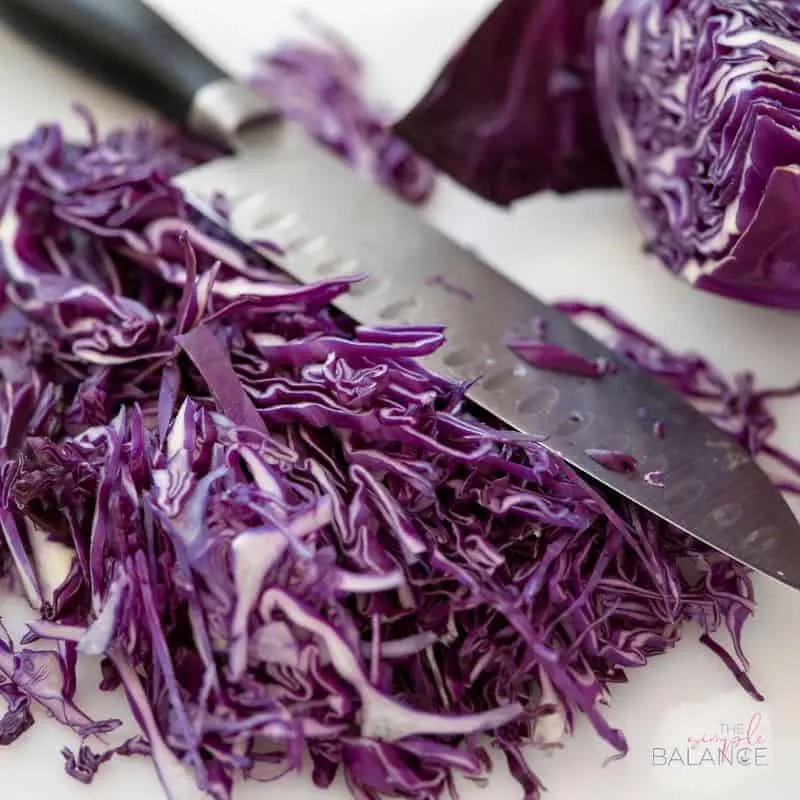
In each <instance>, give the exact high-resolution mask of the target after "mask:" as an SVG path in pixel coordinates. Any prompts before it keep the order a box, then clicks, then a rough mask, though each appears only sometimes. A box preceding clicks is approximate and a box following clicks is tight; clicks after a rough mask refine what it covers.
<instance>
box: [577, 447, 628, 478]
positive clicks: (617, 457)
mask: <svg viewBox="0 0 800 800" xmlns="http://www.w3.org/2000/svg"><path fill="white" fill-rule="evenodd" d="M586 455H587V456H589V458H591V459H592V461H596V462H597V463H598V464H601V465H602V466H604V467H605V468H606V469H610V470H611V471H612V472H622V473H626V472H636V459H635V458H634V457H633V456H632V455H630V454H629V453H623V452H621V451H620V450H605V449H603V448H601V447H592V448H590V449H589V450H587V451H586Z"/></svg>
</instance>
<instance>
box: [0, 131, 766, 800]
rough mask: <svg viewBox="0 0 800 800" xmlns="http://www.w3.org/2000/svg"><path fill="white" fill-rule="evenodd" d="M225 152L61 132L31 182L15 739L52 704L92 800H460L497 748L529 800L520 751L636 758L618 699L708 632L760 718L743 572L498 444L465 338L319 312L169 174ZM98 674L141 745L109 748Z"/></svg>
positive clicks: (8, 726)
mask: <svg viewBox="0 0 800 800" xmlns="http://www.w3.org/2000/svg"><path fill="white" fill-rule="evenodd" d="M210 155H211V154H210V152H209V151H207V150H206V149H204V148H203V147H202V146H201V145H199V144H198V143H196V142H190V141H187V140H185V139H183V138H180V137H176V136H174V135H172V134H170V133H167V132H162V131H157V130H150V129H147V128H144V127H142V128H137V129H134V130H127V131H114V132H112V133H110V134H109V135H107V136H102V137H101V136H99V135H97V133H96V132H95V131H94V130H93V129H91V128H90V131H89V135H88V137H87V140H86V141H84V142H68V141H65V140H64V138H63V136H62V134H61V132H60V130H59V128H57V127H53V126H48V127H43V128H40V129H39V130H37V131H36V132H35V133H34V134H33V135H32V136H31V137H30V138H29V139H27V140H26V141H22V142H19V143H18V144H17V145H15V146H14V147H13V148H12V150H11V154H10V159H9V164H8V168H7V169H6V171H5V172H4V173H3V174H2V177H0V203H1V206H0V208H1V209H2V210H1V212H0V257H1V258H2V270H3V287H4V291H3V298H2V300H3V304H2V313H0V373H1V374H2V392H0V573H2V574H3V575H5V576H6V579H7V581H8V582H9V583H10V584H11V585H13V587H14V589H15V590H16V591H18V592H20V593H23V594H24V595H25V596H26V597H27V599H28V600H29V602H30V603H31V605H32V607H33V610H34V614H33V619H32V621H31V623H30V626H29V633H28V635H27V636H26V637H25V639H24V640H23V641H21V642H14V641H12V640H11V637H10V636H8V635H6V634H2V633H0V695H2V697H3V698H4V699H5V701H6V704H7V708H6V710H5V712H4V715H2V716H0V744H11V743H13V742H14V741H15V740H16V739H17V738H18V737H19V736H20V735H22V734H23V733H24V732H25V731H26V730H27V729H28V728H29V727H30V725H31V724H32V722H33V717H32V715H31V710H32V709H34V708H36V707H43V708H44V709H45V710H46V711H47V712H49V713H50V714H51V715H52V716H54V717H55V718H56V719H57V720H58V721H59V722H61V723H63V724H64V725H65V726H67V727H68V728H71V729H72V730H73V731H75V732H76V733H77V734H78V735H79V736H80V738H81V740H82V741H81V747H80V748H79V749H77V751H72V750H66V751H65V759H66V768H67V771H68V772H69V773H70V774H71V775H73V776H74V777H76V778H78V779H80V780H83V781H85V782H88V781H90V780H91V779H92V776H93V775H94V773H95V771H96V770H97V768H98V767H99V766H100V764H102V763H103V762H104V761H106V760H107V759H108V758H110V757H111V756H112V755H114V754H117V753H118V754H122V755H136V754H143V753H146V754H149V756H150V757H151V758H152V760H153V762H154V764H155V768H156V769H157V771H158V774H159V777H160V779H161V782H162V784H163V786H164V790H165V792H166V795H167V797H169V798H172V800H186V799H187V798H201V797H212V798H218V800H225V799H226V798H229V797H231V793H232V790H233V784H234V779H235V777H238V776H243V778H244V779H245V780H267V779H272V778H275V777H278V776H280V775H281V774H283V773H285V772H287V771H290V770H299V769H300V768H301V763H302V758H303V754H304V752H306V753H307V754H308V757H309V758H310V764H311V765H312V768H311V777H312V779H313V781H314V782H315V783H316V784H317V785H318V786H328V785H329V784H330V783H331V782H332V781H333V780H334V778H335V777H336V775H337V774H339V773H343V774H344V777H345V779H346V781H347V784H348V786H349V787H350V790H351V791H352V793H353V795H354V797H356V798H363V799H364V800H367V799H368V798H370V799H371V798H375V797H378V796H383V795H396V796H401V797H408V798H419V799H420V800H422V799H423V798H425V799H427V798H431V799H432V798H437V797H439V796H440V795H442V794H443V793H444V792H447V791H454V786H453V776H454V774H455V773H461V774H463V775H466V776H467V777H469V778H471V779H474V780H476V781H480V780H483V779H484V778H485V777H486V775H487V774H488V772H489V770H490V768H491V759H490V756H489V748H488V745H493V746H494V748H496V750H497V751H498V752H500V753H502V755H503V756H504V757H505V758H506V760H507V761H508V764H509V766H510V769H511V772H512V773H513V774H514V776H515V777H516V778H517V779H518V781H519V783H520V785H521V787H522V791H523V793H524V796H525V797H526V798H529V800H530V799H532V798H536V797H538V795H539V789H540V784H539V781H538V780H537V777H536V774H535V771H534V768H533V767H532V766H531V764H535V761H536V753H535V751H534V750H527V751H524V750H523V748H525V746H526V745H533V746H534V747H539V748H545V747H549V746H552V745H553V744H554V743H556V742H557V741H560V740H561V739H562V737H563V736H564V735H565V734H567V733H569V732H570V730H571V729H572V727H573V724H574V722H575V720H576V717H577V716H578V715H580V714H583V715H585V716H586V717H588V719H589V720H590V722H591V724H592V725H593V726H594V727H595V729H596V731H597V733H598V735H599V736H601V737H603V738H604V739H605V740H606V741H607V742H608V743H609V744H610V745H611V747H612V748H614V749H615V750H616V751H618V752H619V753H624V752H625V750H626V743H625V739H624V736H623V734H622V732H621V731H618V730H615V729H613V728H611V727H610V726H609V724H608V723H607V722H606V720H605V718H604V714H603V704H604V703H605V701H607V699H608V691H609V687H610V685H612V684H614V683H618V682H621V681H624V680H625V679H626V671H627V670H628V669H629V668H632V667H638V666H643V665H644V664H646V663H647V661H648V659H649V658H651V657H652V656H655V655H658V654H661V653H663V652H665V651H667V650H669V649H670V648H671V647H672V646H673V645H674V644H675V643H676V642H677V641H678V640H679V639H680V637H681V635H682V633H683V632H684V630H685V629H686V627H687V625H690V627H691V628H692V629H699V632H700V635H701V637H702V640H703V641H704V642H705V643H706V644H707V645H708V646H709V647H710V648H711V649H712V650H713V651H714V652H716V653H717V654H719V655H720V656H721V657H722V658H723V659H724V660H725V661H726V663H727V664H728V665H729V666H730V668H731V670H732V671H733V674H734V676H735V678H736V679H738V680H739V681H740V683H742V685H743V686H744V687H745V688H746V689H747V690H748V691H749V692H751V694H753V695H754V696H758V693H757V691H756V690H755V688H754V687H753V686H752V684H751V683H750V681H749V679H748V678H747V676H746V673H745V671H746V668H747V664H746V661H745V659H744V656H743V654H742V653H741V649H740V646H739V643H740V636H741V631H742V626H743V624H744V622H745V621H746V619H747V618H748V617H749V616H750V615H751V614H752V612H753V608H754V601H753V591H752V586H751V582H750V578H749V576H748V572H747V570H746V569H744V568H743V567H741V566H740V565H738V564H736V563H734V562H732V561H731V560H729V559H727V558H725V557H723V556H721V555H719V554H716V553H714V552H713V551H712V550H710V549H709V548H708V547H706V546H704V545H702V544H700V543H698V542H697V541H694V540H693V539H691V538H689V537H687V536H685V535H682V534H680V533H677V532H675V531H674V530H671V529H669V528H668V527H667V526H666V525H665V524H664V523H662V522H660V521H659V520H657V519H655V518H654V517H652V516H650V515H648V514H646V513H644V512H643V511H641V510H640V509H638V508H636V507H634V506H632V505H630V504H629V503H627V502H623V501H621V500H619V499H617V498H614V497H612V496H607V495H605V494H602V493H600V492H599V491H598V490H597V489H595V488H593V487H592V486H590V485H588V484H587V483H586V482H585V481H584V480H583V479H582V478H581V477H580V476H579V475H577V474H575V473H574V472H573V471H572V470H571V469H570V468H569V467H568V466H567V465H565V464H564V463H562V462H561V461H560V460H559V459H557V458H556V457H554V456H553V455H551V454H550V453H548V452H547V451H546V450H545V449H544V448H543V447H541V446H540V445H539V444H538V443H537V442H536V441H535V440H534V439H533V438H532V439H531V440H530V441H526V440H524V439H521V438H515V439H514V440H513V441H508V440H507V437H505V438H504V437H503V436H502V432H498V431H495V430H494V429H493V428H491V427H489V426H487V425H486V424H485V423H482V422H478V421H476V420H475V419H474V418H473V417H472V416H471V414H470V412H469V408H468V407H467V406H466V405H465V402H464V390H465V387H464V386H463V385H457V384H451V383H449V382H448V381H446V380H444V379H442V378H441V377H439V376H437V375H434V374H431V373H430V372H429V371H427V370H426V369H425V368H424V367H423V366H422V364H421V363H420V361H419V360H418V358H419V357H421V356H425V355H427V354H429V353H430V352H432V351H433V350H434V349H435V348H437V347H439V346H440V345H441V344H442V342H443V339H444V332H443V331H441V330H440V329H438V328H435V327H429V328H400V327H393V328H389V327H387V328H380V329H376V328H360V327H356V326H354V325H353V324H352V323H351V322H350V321H349V320H347V319H345V318H343V317H341V316H339V315H338V314H336V313H335V312H333V311H332V310H331V307H330V305H329V303H330V301H331V300H332V299H333V298H335V297H336V296H337V295H339V294H340V293H342V292H346V291H347V290H348V288H349V285H350V281H349V280H348V279H336V280H328V281H322V282H320V283H317V284H314V285H309V286H297V285H295V284H293V283H291V282H290V281H289V279H288V278H287V277H286V276H285V275H284V274H283V273H281V271H280V270H279V269H278V268H277V266H275V265H274V264H271V263H269V262H267V261H265V260H263V259H262V258H260V257H257V256H256V255H254V253H252V252H250V251H247V250H245V249H243V248H241V247H237V246H235V245H234V244H232V243H231V241H230V240H229V238H228V237H226V236H225V235H224V234H223V233H221V232H220V231H218V230H216V229H215V228H213V227H211V226H210V225H209V224H208V223H206V222H204V221H202V220H198V218H197V217H196V215H195V214H194V213H193V212H192V210H191V209H190V208H189V207H188V206H187V204H186V203H185V202H184V200H183V198H182V197H181V195H180V193H179V192H178V191H177V190H176V189H174V188H173V187H172V186H171V185H170V184H169V182H168V178H169V176H170V175H171V174H173V173H175V172H177V171H180V170H181V169H183V168H185V167H187V166H189V165H191V164H192V163H196V162H197V161H200V160H203V159H205V158H207V157H209V156H210ZM674 363H675V364H679V363H683V362H681V359H679V358H677V357H675V359H674ZM751 395H752V393H751ZM761 408H762V406H759V409H761ZM759 413H761V411H759ZM764 413H766V412H764ZM742 415H743V416H742V418H743V419H745V420H750V419H751V418H752V412H751V410H750V407H749V406H748V407H747V408H745V409H744V410H743V411H742ZM667 435H669V434H668V432H667ZM758 441H759V442H760V441H761V440H760V439H759V440H758ZM747 443H748V444H750V445H751V446H752V442H751V441H750V440H749V439H748V440H747ZM56 545H59V546H66V547H67V548H68V549H69V551H70V552H71V554H72V557H71V562H70V565H69V569H68V571H67V572H66V574H64V575H61V576H59V577H58V580H54V579H53V575H52V573H51V571H50V570H48V569H45V565H46V562H47V558H48V550H49V548H51V547H53V546H56ZM0 612H1V609H0ZM720 628H727V630H728V631H729V632H730V634H731V637H732V640H733V642H734V652H733V653H731V654H729V653H727V652H726V651H725V650H723V649H722V648H721V646H720V645H719V644H718V642H717V641H716V639H714V638H713V635H714V634H715V632H716V631H718V630H719V629H720ZM33 642H37V643H38V644H37V647H38V648H39V649H32V648H31V647H30V644H31V643H33ZM42 644H44V645H47V646H46V647H45V649H41V645H42ZM78 658H94V659H96V663H97V677H98V685H99V689H100V690H101V691H108V690H112V689H114V688H116V687H118V686H120V685H121V686H123V687H124V689H125V691H126V695H127V698H128V702H129V704H130V707H131V711H132V712H133V715H134V717H135V718H136V720H137V721H138V723H139V725H140V727H141V735H140V736H138V737H136V738H134V739H132V740H128V741H125V742H122V743H118V744H116V745H115V746H114V747H110V746H109V745H104V744H103V741H104V740H109V739H110V740H111V741H113V731H114V728H115V727H116V726H117V721H115V720H101V721H97V720H92V719H90V718H89V717H88V716H87V715H86V714H85V713H84V712H83V711H82V710H81V709H80V708H78V707H77V706H76V704H75V699H74V692H75V668H76V661H77V659H78ZM1 714H2V712H0V715H1Z"/></svg>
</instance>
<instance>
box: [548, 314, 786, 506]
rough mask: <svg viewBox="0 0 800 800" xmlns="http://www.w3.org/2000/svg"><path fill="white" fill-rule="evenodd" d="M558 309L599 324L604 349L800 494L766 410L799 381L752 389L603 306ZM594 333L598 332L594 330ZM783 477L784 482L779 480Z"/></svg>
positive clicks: (660, 427)
mask: <svg viewBox="0 0 800 800" xmlns="http://www.w3.org/2000/svg"><path fill="white" fill-rule="evenodd" d="M557 307H558V308H559V309H560V310H561V311H563V312H564V313H566V314H568V315H570V316H571V317H573V318H574V319H575V320H577V321H580V320H581V319H583V320H591V321H593V322H595V323H597V322H599V323H601V324H603V325H604V326H605V328H606V337H605V338H606V339H607V341H608V344H609V345H611V346H612V347H614V348H615V349H616V350H617V351H618V352H619V353H621V354H622V355H624V356H625V357H626V358H628V359H630V360H631V361H633V362H634V363H636V364H638V365H639V366H640V367H642V368H643V369H646V370H647V371H648V372H650V373H651V374H652V375H654V376H655V377H657V378H659V379H660V380H662V381H664V383H666V384H668V385H669V386H671V387H672V388H673V389H675V390H677V391H678V392H680V393H681V394H683V395H684V396H685V397H687V398H688V399H689V400H691V401H692V402H693V403H694V404H695V405H697V406H698V408H700V409H701V410H702V411H704V412H705V413H706V414H707V415H708V416H709V417H710V418H711V419H712V420H713V421H714V422H715V423H716V424H717V425H718V426H719V427H720V428H722V429H723V430H724V431H727V432H728V433H729V434H730V435H731V436H733V438H734V439H736V440H737V441H738V442H739V444H741V445H742V447H744V448H745V449H746V450H748V451H749V452H750V453H752V454H753V455H756V456H758V457H759V459H760V460H761V461H762V462H763V466H764V468H765V469H766V470H767V472H768V473H770V474H772V475H773V480H774V482H775V484H776V485H777V486H778V487H779V488H780V489H781V490H782V491H784V492H789V493H792V494H800V460H798V459H797V458H795V457H794V456H792V455H791V454H789V453H787V452H786V451H785V450H783V449H781V448H780V447H778V446H777V445H775V444H773V443H772V441H771V439H772V436H773V434H774V433H775V430H776V428H777V422H776V420H775V416H774V415H773V414H772V412H771V411H770V409H769V403H770V401H772V400H776V399H779V398H789V397H800V382H797V383H795V384H792V385H790V386H785V387H776V388H770V389H756V381H755V375H754V374H753V373H752V372H751V371H749V370H745V371H742V372H739V373H737V374H736V375H734V376H733V378H732V379H729V378H728V377H726V376H725V375H724V374H723V373H722V372H721V371H720V370H718V369H717V368H716V367H715V366H714V365H713V364H710V363H709V362H708V361H707V360H706V359H705V358H703V356H701V355H699V354H698V353H675V352H673V351H671V350H670V349H668V348H667V347H665V346H664V345H663V344H661V343H659V342H657V341H655V340H654V339H653V338H652V337H650V336H648V335H647V334H645V333H644V332H642V331H640V330H637V329H636V328H635V327H633V325H632V324H631V323H630V322H628V321H627V320H625V319H624V318H623V317H621V316H620V315H619V314H617V313H616V312H614V311H612V310H611V309H609V308H607V307H605V306H602V305H596V304H591V303H584V302H583V301H580V300H575V301H573V300H569V301H563V302H561V303H558V304H557ZM593 330H594V331H595V333H597V330H596V328H594V329H593ZM653 433H654V435H655V436H658V437H659V438H663V437H664V436H665V435H668V434H667V433H666V431H665V429H664V423H663V422H661V421H657V422H656V423H655V424H654V428H653ZM786 474H788V475H789V478H788V479H786V478H784V477H782V475H786Z"/></svg>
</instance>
